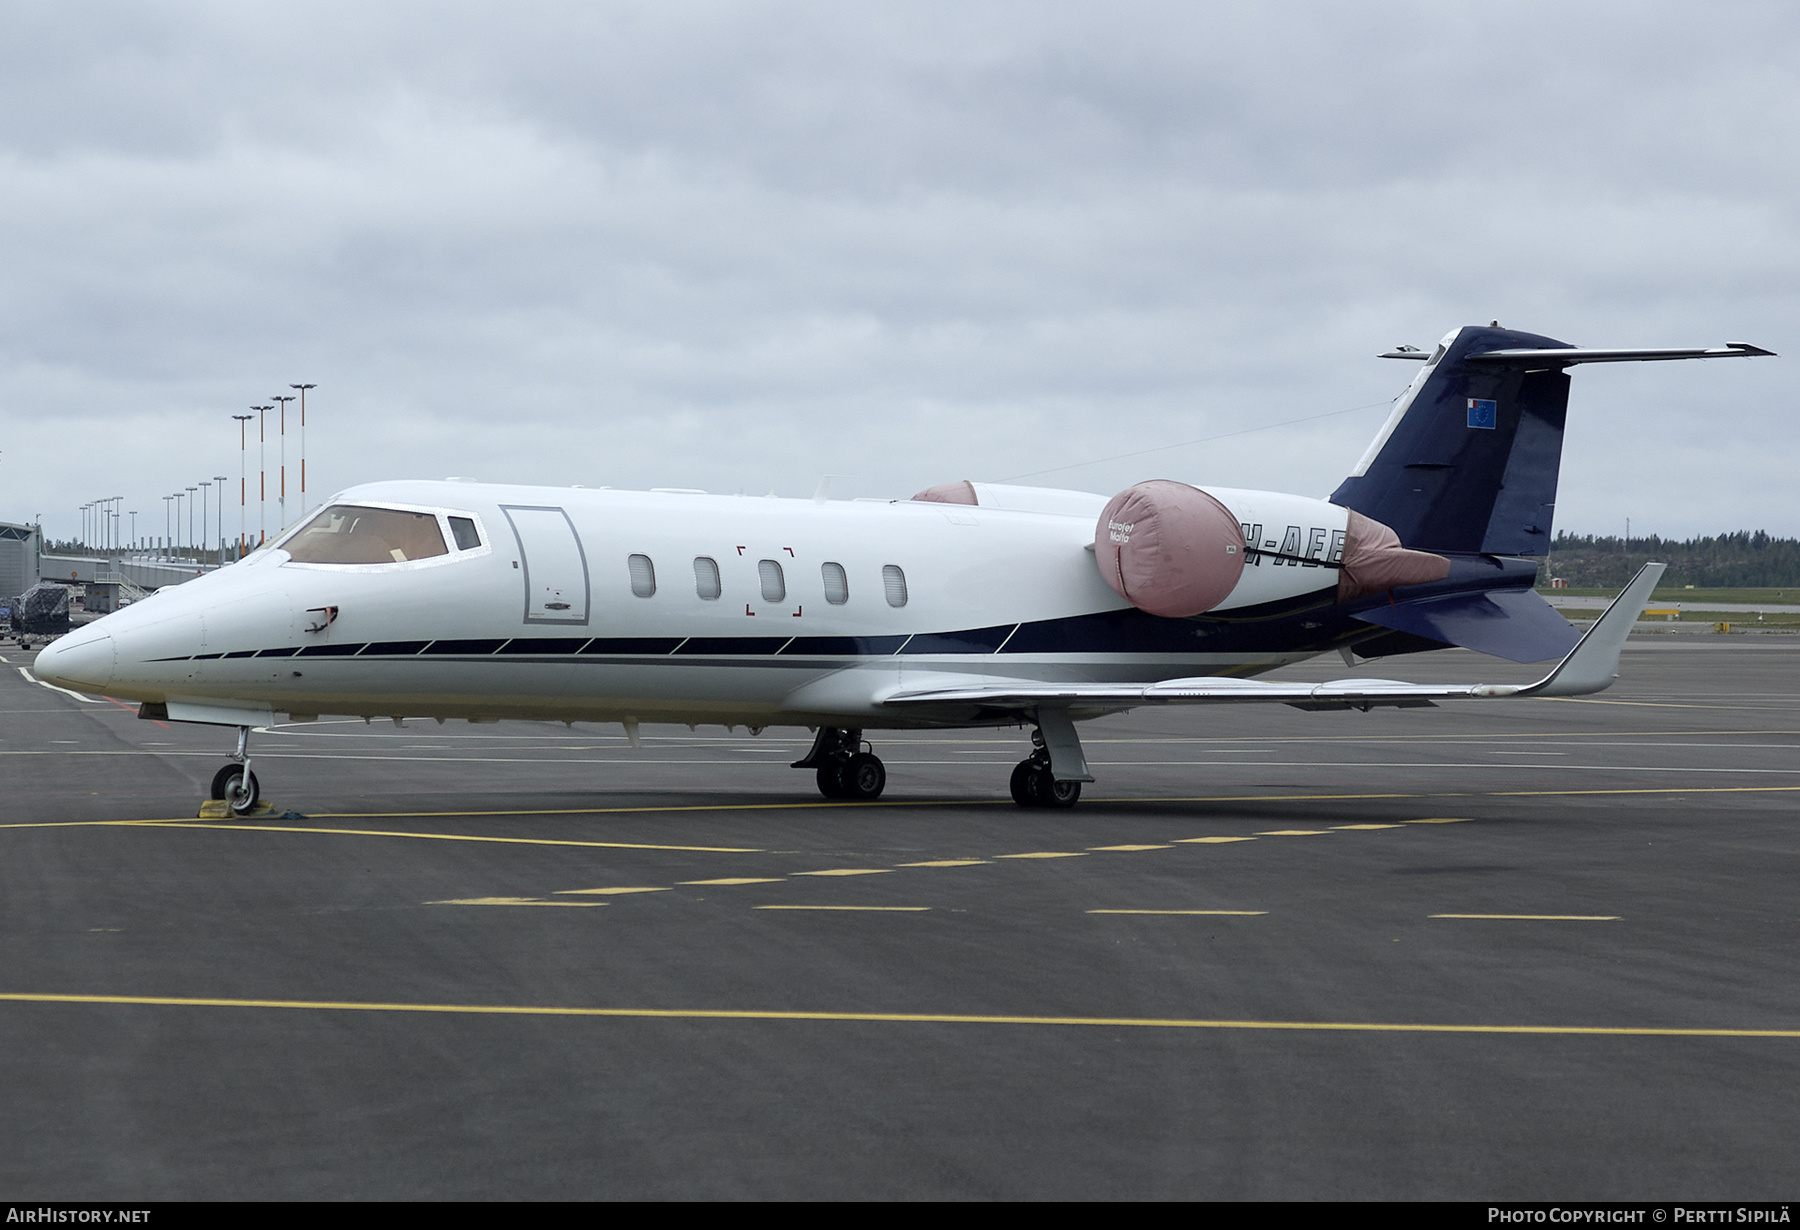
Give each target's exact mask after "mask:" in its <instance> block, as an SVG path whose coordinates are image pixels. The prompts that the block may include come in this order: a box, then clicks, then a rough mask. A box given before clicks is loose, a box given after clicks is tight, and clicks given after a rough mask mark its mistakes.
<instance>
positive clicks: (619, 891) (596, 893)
mask: <svg viewBox="0 0 1800 1230" xmlns="http://www.w3.org/2000/svg"><path fill="white" fill-rule="evenodd" d="M668 891H669V890H668V889H666V888H559V889H557V890H556V895H557V896H558V897H577V896H586V897H621V896H624V895H625V894H626V893H666V892H668Z"/></svg>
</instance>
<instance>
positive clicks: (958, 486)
mask: <svg viewBox="0 0 1800 1230" xmlns="http://www.w3.org/2000/svg"><path fill="white" fill-rule="evenodd" d="M913 499H915V500H923V501H925V502H926V503H927V504H979V503H980V502H981V501H979V500H977V499H976V498H975V484H974V483H971V482H970V481H969V480H968V479H966V478H965V479H962V480H960V481H958V482H954V483H939V484H938V485H937V486H935V487H927V488H925V490H923V491H921V492H919V494H917V495H915V496H914V497H913Z"/></svg>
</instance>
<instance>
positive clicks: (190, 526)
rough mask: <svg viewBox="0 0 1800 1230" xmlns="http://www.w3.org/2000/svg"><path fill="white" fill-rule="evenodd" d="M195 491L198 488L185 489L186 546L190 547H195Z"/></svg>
mask: <svg viewBox="0 0 1800 1230" xmlns="http://www.w3.org/2000/svg"><path fill="white" fill-rule="evenodd" d="M196 490H198V488H195V487H189V488H188V489H187V493H188V545H189V546H190V547H192V546H194V545H195V542H194V492H195V491H196Z"/></svg>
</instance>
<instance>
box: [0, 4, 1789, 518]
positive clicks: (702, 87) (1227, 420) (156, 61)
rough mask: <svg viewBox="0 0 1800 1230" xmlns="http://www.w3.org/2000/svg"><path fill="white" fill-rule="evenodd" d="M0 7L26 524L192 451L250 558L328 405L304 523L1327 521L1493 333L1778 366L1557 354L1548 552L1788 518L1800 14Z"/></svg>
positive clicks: (12, 509) (177, 467)
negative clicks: (546, 498) (921, 497)
mask: <svg viewBox="0 0 1800 1230" xmlns="http://www.w3.org/2000/svg"><path fill="white" fill-rule="evenodd" d="M0 15H3V16H4V21H5V27H4V37H0V253H3V259H0V520H8V521H26V520H30V519H31V518H32V517H33V516H34V515H36V514H39V513H41V514H42V517H43V522H44V525H45V529H46V531H47V532H48V533H49V534H50V535H51V536H53V537H65V536H69V535H71V534H72V533H73V532H74V530H75V528H76V526H77V511H76V510H77V508H78V506H79V505H81V504H83V503H86V502H87V501H89V500H91V499H94V498H96V497H100V496H110V495H115V494H117V495H124V496H125V497H126V501H125V505H124V507H125V508H126V509H127V510H129V509H137V510H138V513H139V516H138V519H137V526H138V531H139V533H140V534H160V533H162V532H163V526H164V505H163V500H162V498H161V497H162V496H164V495H167V494H169V493H171V492H174V491H176V490H179V489H181V488H184V487H186V486H189V485H192V484H195V483H197V482H198V481H199V480H201V479H205V478H210V477H211V476H213V475H216V474H225V475H228V476H230V480H231V481H230V487H231V503H230V509H229V511H228V513H227V517H226V532H227V534H228V535H234V534H235V532H236V479H237V475H238V472H239V456H238V434H237V425H236V424H235V423H233V422H232V420H231V417H230V416H231V415H232V414H234V413H246V412H247V408H248V407H250V406H251V405H253V404H267V403H268V400H269V397H270V395H271V394H275V393H286V392H288V391H289V390H288V389H287V387H286V386H287V385H288V384H290V383H293V382H300V381H310V382H315V383H316V384H317V385H318V388H317V389H316V390H315V391H314V392H313V393H312V394H309V403H308V407H309V414H308V433H307V434H308V439H307V445H308V470H309V483H308V485H309V493H308V494H309V496H310V497H312V499H313V501H314V502H315V503H316V502H317V500H318V498H319V497H321V496H323V495H326V494H329V493H330V492H331V491H333V490H335V489H338V488H341V487H344V486H348V485H350V484H352V483H357V482H363V481H367V480H372V479H381V478H402V477H406V478H411V477H427V478H436V477H443V476H446V475H452V474H454V475H467V476H472V477H477V478H483V479H489V480H496V481H501V480H504V481H520V482H541V483H547V484H558V485H567V484H573V483H580V484H584V485H587V486H602V485H611V486H617V487H651V486H673V487H699V488H705V489H709V490H714V491H740V490H741V491H748V492H753V493H755V494H758V495H760V494H763V493H765V492H767V491H770V490H774V491H776V492H778V493H780V494H782V495H801V496H804V495H810V494H811V493H812V491H813V489H814V487H815V486H816V485H817V483H818V480H819V477H820V475H822V474H834V475H842V476H846V477H844V478H842V479H839V480H836V481H835V484H834V493H838V494H845V495H884V496H906V495H909V494H911V493H912V492H913V491H915V490H917V489H919V488H921V487H924V486H927V485H929V484H932V483H936V482H941V481H946V480H950V479H958V478H975V479H987V480H1002V479H1007V478H1012V477H1015V476H1019V475H1031V474H1035V475H1037V477H1035V478H1032V479H1028V480H1025V481H1034V482H1042V483H1045V484H1050V485H1065V486H1073V487H1080V488H1083V489H1087V490H1092V491H1098V492H1108V493H1110V492H1112V491H1116V490H1118V489H1119V488H1121V487H1123V486H1126V485H1128V484H1130V483H1132V482H1135V481H1137V480H1140V479H1145V478H1156V477H1170V478H1180V479H1185V480H1188V481H1192V482H1200V483H1217V484H1224V485H1234V486H1255V487H1272V488H1278V489H1282V490H1290V491H1298V492H1303V493H1307V494H1316V495H1324V494H1328V493H1329V492H1330V491H1331V490H1332V489H1333V488H1334V487H1335V486H1336V485H1337V483H1338V481H1339V480H1340V479H1341V478H1342V477H1343V475H1344V474H1345V473H1346V472H1347V471H1348V469H1349V467H1350V466H1351V465H1352V464H1353V463H1354V462H1355V460H1356V458H1357V456H1358V455H1359V454H1360V452H1361V451H1362V448H1363V446H1364V445H1365V443H1366V442H1367V440H1368V439H1369V438H1370V437H1371V436H1372V435H1373V433H1374V432H1375V430H1376V429H1377V427H1378V426H1379V425H1380V423H1381V421H1382V418H1383V417H1384V414H1385V410H1386V407H1387V404H1388V401H1389V399H1390V398H1392V397H1393V396H1394V395H1395V394H1396V393H1397V392H1398V391H1399V390H1400V389H1401V388H1402V387H1403V386H1404V384H1405V382H1406V381H1407V380H1408V379H1409V378H1410V377H1411V375H1412V374H1413V369H1412V367H1411V366H1410V365H1406V364H1401V363H1396V362H1393V361H1383V360H1379V359H1377V358H1375V357H1374V356H1375V355H1376V354H1377V353H1378V352H1379V351H1381V350H1384V349H1387V348H1389V347H1391V346H1393V345H1395V344H1397V343H1402V342H1405V343H1410V344H1413V345H1417V346H1430V345H1431V344H1432V343H1433V342H1435V341H1436V339H1437V338H1438V337H1439V336H1441V335H1442V334H1444V333H1445V332H1446V331H1448V330H1451V329H1454V328H1455V327H1457V326H1459V325H1463V324H1470V323H1486V322H1487V321H1488V320H1491V319H1498V320H1500V321H1501V322H1502V323H1504V324H1506V325H1508V326H1510V327H1515V328H1523V329H1528V330H1531V331H1534V332H1539V333H1545V334H1549V335H1551V336H1553V337H1557V338H1560V339H1563V340H1565V341H1568V342H1572V343H1575V344H1579V345H1605V346H1621V345H1622V346H1638V345H1665V344H1666V345H1681V344H1713V343H1719V342H1724V341H1727V340H1731V341H1738V340H1742V341H1748V342H1753V343H1756V344H1758V345H1761V346H1765V347H1768V348H1770V349H1773V350H1777V351H1780V352H1782V354H1783V356H1784V357H1782V358H1779V359H1759V360H1748V361H1741V360H1729V361H1720V362H1709V363H1682V364H1651V365H1629V366H1617V367H1595V368H1582V369H1577V370H1576V372H1575V386H1574V394H1573V397H1572V400H1571V413H1570V428H1569V432H1568V438H1567V442H1566V449H1565V453H1564V466H1563V485H1562V492H1561V507H1560V515H1559V517H1558V520H1557V527H1558V528H1559V529H1566V530H1570V531H1574V532H1599V533H1616V532H1619V531H1621V530H1622V529H1623V527H1624V522H1625V519H1626V518H1627V517H1630V518H1631V525H1632V529H1633V531H1634V532H1635V533H1648V532H1656V533H1661V534H1665V535H1671V536H1678V537H1681V536H1687V535H1690V534H1696V533H1715V532H1718V531H1721V530H1733V529H1738V528H1751V529H1755V528H1766V529H1768V530H1769V531H1770V532H1772V533H1779V534H1784V535H1795V534H1800V500H1797V499H1796V494H1795V492H1796V466H1797V462H1800V448H1796V441H1797V440H1800V426H1797V425H1796V419H1797V413H1796V412H1797V410H1800V404H1797V399H1796V397H1795V392H1796V388H1797V387H1800V344H1797V343H1800V338H1797V337H1796V332H1797V326H1800V312H1797V310H1796V309H1797V307H1800V142H1797V141H1796V128H1797V125H1800V6H1796V5H1794V4H1792V3H1731V2H1725V3H1718V4H1712V5H1693V4H1680V5H1677V4H1660V3H1647V2H1644V0H1635V2H1632V3H1617V4H1606V3H1584V4H1577V5H1571V4H1568V3H1558V4H1536V3H1513V4H1509V5H1505V6H1494V5H1467V6H1458V5H1455V4H1446V3H1442V2H1439V3H1432V4H1418V5H1409V4H1400V3H1388V4H1380V5H1345V4H1341V3H1316V4H1315V3H1292V4H1260V5H1241V4H1234V5H1223V4H1221V5H1208V4H1204V3H1194V2H1192V0H1190V2H1187V3H1171V4H1161V3H1121V2H1119V0H1110V2H1109V3H1106V4H1098V3H1089V4H1057V3H1049V2H1046V0H1031V2H1030V3H990V4H984V3H979V2H971V0H957V2H956V3H953V4H932V3H924V2H919V0H912V2H909V3H905V4H898V5H881V4H842V3H817V4H804V3H798V4H788V3H770V4H751V3H729V4H727V3H718V4H711V3H677V2H671V0H657V2H656V3H653V4H651V3H647V4H626V3H614V4H603V3H567V4H564V3H552V2H548V0H546V2H542V3H523V4H522V3H516V2H515V3H511V4H505V5H501V4H468V3H452V2H448V0H432V2H431V3H420V4H399V3H391V4H382V3H370V2H368V0H362V2H360V3H355V4H341V5H339V4H331V3H322V2H320V0H311V2H309V3H307V4H304V5H281V4H273V3H263V4H255V5H246V4H241V3H178V2H174V0H162V2H159V3H155V4H151V3H143V4H104V3H85V4H81V5H69V4H65V3H54V2H50V0H45V2H41V3H21V2H17V0H0ZM1402 369H1404V370H1402ZM1317 416H1329V417H1317ZM295 419H297V414H290V417H289V427H290V448H289V460H290V488H291V489H292V488H295V487H297V483H296V482H295V481H294V479H293V477H292V474H293V469H294V468H295V465H296V462H297V456H298V442H297V438H296V437H297V432H296V430H295V429H296V426H297V424H296V423H295ZM1302 419H1310V420H1311V421H1307V422H1294V420H1302ZM1283 424H1286V425H1283ZM1250 428H1261V429H1262V430H1254V431H1246V429H1250ZM1227 433H1243V434H1235V435H1227ZM1221 436H1224V437H1226V438H1223V439H1213V440H1211V441H1210V442H1206V443H1197V444H1188V443H1185V442H1189V441H1196V440H1205V439H1207V438H1209V437H1221ZM1169 445H1180V446H1181V447H1163V446H1169ZM1152 448H1160V449H1161V451H1158V452H1154V453H1149V454H1147V455H1142V456H1135V457H1128V458H1123V459H1119V460H1104V459H1108V458H1115V457H1118V455H1120V454H1126V453H1133V452H1137V451H1139V450H1146V449H1152ZM274 455H275V449H274V446H273V443H271V447H270V457H271V459H273V457H274ZM249 463H250V470H251V486H252V499H254V486H255V481H256V480H255V467H256V456H255V441H254V438H252V441H251V455H250V462H249ZM271 465H273V460H271ZM291 503H292V504H293V506H294V507H295V509H297V507H298V492H297V490H296V491H294V496H293V499H292V500H291ZM215 507H216V504H215ZM271 516H272V518H273V514H271ZM256 517H257V512H256V509H255V508H254V506H253V507H252V509H251V512H250V521H251V524H252V526H254V525H255V523H256ZM271 524H273V519H272V521H271Z"/></svg>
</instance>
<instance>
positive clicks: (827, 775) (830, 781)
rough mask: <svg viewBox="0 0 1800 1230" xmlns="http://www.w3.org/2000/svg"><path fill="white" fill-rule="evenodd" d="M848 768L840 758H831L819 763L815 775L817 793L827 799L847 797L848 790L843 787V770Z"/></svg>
mask: <svg viewBox="0 0 1800 1230" xmlns="http://www.w3.org/2000/svg"><path fill="white" fill-rule="evenodd" d="M848 768H849V766H848V765H846V764H844V762H843V761H841V760H832V761H828V762H826V763H825V764H822V765H820V766H819V771H818V774H817V777H816V780H817V781H818V783H819V793H820V794H822V795H824V796H825V797H826V798H828V799H843V798H848V797H849V792H848V791H846V790H845V789H844V772H845V770H846V769H848Z"/></svg>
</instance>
